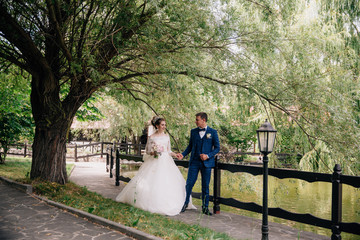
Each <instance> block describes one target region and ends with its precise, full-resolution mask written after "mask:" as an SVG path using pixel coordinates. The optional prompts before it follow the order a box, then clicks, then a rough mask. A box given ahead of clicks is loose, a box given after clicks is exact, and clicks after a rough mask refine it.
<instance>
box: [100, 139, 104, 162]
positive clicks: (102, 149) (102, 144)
mask: <svg viewBox="0 0 360 240" xmlns="http://www.w3.org/2000/svg"><path fill="white" fill-rule="evenodd" d="M100 151H101V155H100V156H101V158H102V157H103V154H104V142H101V150H100Z"/></svg>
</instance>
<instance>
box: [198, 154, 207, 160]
mask: <svg viewBox="0 0 360 240" xmlns="http://www.w3.org/2000/svg"><path fill="white" fill-rule="evenodd" d="M200 159H201V160H203V161H205V160H208V159H209V156H208V155H207V154H200Z"/></svg>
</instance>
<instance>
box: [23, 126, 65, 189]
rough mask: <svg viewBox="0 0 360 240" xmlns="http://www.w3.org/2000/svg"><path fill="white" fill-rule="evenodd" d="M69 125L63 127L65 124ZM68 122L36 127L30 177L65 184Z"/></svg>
mask: <svg viewBox="0 0 360 240" xmlns="http://www.w3.org/2000/svg"><path fill="white" fill-rule="evenodd" d="M64 125H65V126H69V127H65V126H64ZM69 128H70V123H69V124H63V125H62V126H52V128H40V127H36V130H35V137H34V143H33V147H32V148H33V156H32V166H31V173H30V177H31V179H35V178H41V179H43V180H47V181H51V182H57V183H60V184H65V183H66V182H67V181H68V177H67V173H66V140H67V133H68V131H69Z"/></svg>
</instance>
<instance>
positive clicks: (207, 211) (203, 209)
mask: <svg viewBox="0 0 360 240" xmlns="http://www.w3.org/2000/svg"><path fill="white" fill-rule="evenodd" d="M202 213H203V214H205V215H208V216H211V215H212V213H211V212H210V211H209V208H207V207H203V208H202Z"/></svg>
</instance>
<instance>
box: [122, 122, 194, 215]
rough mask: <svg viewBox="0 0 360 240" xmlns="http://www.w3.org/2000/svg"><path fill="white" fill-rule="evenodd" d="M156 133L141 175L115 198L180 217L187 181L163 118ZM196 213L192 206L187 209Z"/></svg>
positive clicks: (157, 126) (155, 211)
mask: <svg viewBox="0 0 360 240" xmlns="http://www.w3.org/2000/svg"><path fill="white" fill-rule="evenodd" d="M153 125H155V128H156V131H155V133H154V134H152V135H151V136H150V137H149V138H148V141H147V143H146V147H145V150H146V153H145V154H144V157H143V160H144V163H143V164H142V165H141V167H140V168H139V171H138V173H137V174H136V175H135V177H133V178H132V179H131V181H130V182H129V183H128V184H127V185H126V186H125V188H124V189H123V190H122V191H121V192H120V194H119V195H118V196H117V197H116V201H118V202H123V203H128V204H131V205H134V206H135V207H138V208H141V209H144V210H146V211H149V212H152V213H159V214H164V215H169V216H173V215H176V214H179V213H180V211H181V208H182V206H183V204H184V201H185V196H186V191H185V180H184V178H183V176H182V175H181V173H180V171H179V169H178V167H177V166H176V165H175V163H174V160H173V158H172V157H176V154H175V153H173V152H172V151H171V146H170V138H169V135H168V134H166V133H165V130H166V122H165V119H164V118H158V119H156V121H155V123H154V124H153ZM189 208H191V209H196V208H195V207H194V206H193V205H192V204H191V202H190V204H189V206H188V209H189Z"/></svg>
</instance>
